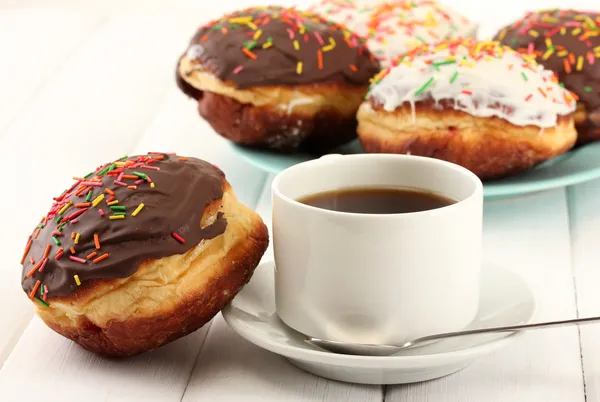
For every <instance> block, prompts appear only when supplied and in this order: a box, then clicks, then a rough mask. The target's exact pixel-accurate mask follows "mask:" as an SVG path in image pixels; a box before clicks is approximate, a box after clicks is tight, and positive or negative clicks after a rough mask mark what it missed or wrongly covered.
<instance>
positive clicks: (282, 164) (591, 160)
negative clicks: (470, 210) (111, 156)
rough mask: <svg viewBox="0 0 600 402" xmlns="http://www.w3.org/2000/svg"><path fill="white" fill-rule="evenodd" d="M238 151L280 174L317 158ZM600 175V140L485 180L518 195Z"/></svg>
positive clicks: (498, 192)
mask: <svg viewBox="0 0 600 402" xmlns="http://www.w3.org/2000/svg"><path fill="white" fill-rule="evenodd" d="M231 147H233V150H234V152H235V153H236V154H238V155H239V156H241V157H242V158H243V159H245V160H247V161H248V162H249V163H250V164H252V165H254V166H255V167H257V168H259V169H261V170H264V171H266V172H269V173H275V174H276V173H279V172H281V171H282V170H284V169H287V168H288V167H290V166H293V165H295V164H298V163H301V162H306V161H309V160H311V159H314V158H315V157H314V156H312V155H307V154H295V155H281V154H276V153H271V152H268V151H259V150H254V149H249V148H244V147H240V146H237V145H234V144H231ZM334 153H339V154H356V153H363V150H362V148H361V147H360V144H359V143H358V141H354V142H352V143H349V144H347V145H345V146H343V147H341V148H339V149H338V150H336V151H335V152H334ZM596 178H600V142H597V143H592V144H588V145H585V146H583V147H580V148H577V149H574V150H572V151H570V152H567V153H566V154H564V155H561V156H558V157H556V158H554V159H551V160H549V161H547V162H545V163H543V164H540V165H538V166H537V167H535V168H533V169H531V170H529V171H527V172H526V173H523V174H520V175H517V176H513V177H509V178H506V179H503V180H497V181H492V182H487V183H484V186H483V187H484V195H485V198H486V199H500V198H509V197H517V196H521V195H525V194H530V193H534V192H539V191H544V190H550V189H553V188H557V187H564V186H569V185H573V184H577V183H582V182H585V181H588V180H592V179H596Z"/></svg>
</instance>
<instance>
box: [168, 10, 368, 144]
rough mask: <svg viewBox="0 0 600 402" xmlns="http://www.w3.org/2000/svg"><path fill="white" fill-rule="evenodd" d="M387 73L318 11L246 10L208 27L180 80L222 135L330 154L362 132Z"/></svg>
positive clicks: (195, 41)
mask: <svg viewBox="0 0 600 402" xmlns="http://www.w3.org/2000/svg"><path fill="white" fill-rule="evenodd" d="M378 72H379V63H378V62H377V60H375V58H374V57H373V56H372V55H371V53H370V52H369V50H368V49H367V47H366V45H365V42H364V40H363V39H361V38H359V37H358V36H357V35H355V34H354V33H352V32H350V31H348V30H347V29H346V28H345V27H344V26H342V25H338V24H334V23H332V22H330V21H327V20H325V19H323V18H322V17H320V16H317V15H315V14H310V13H307V12H300V11H297V10H295V9H287V8H282V7H263V8H250V9H246V10H241V11H238V12H235V13H233V14H230V15H226V16H224V17H223V18H220V19H219V20H217V21H213V22H211V23H209V24H207V25H206V26H204V27H202V28H200V29H199V30H198V31H197V32H196V34H195V35H194V37H193V38H192V40H191V41H190V44H189V46H188V49H187V51H186V52H185V54H183V55H182V56H181V58H180V60H179V62H178V66H177V85H178V86H179V88H180V89H181V90H182V92H183V93H185V94H186V95H188V96H189V97H191V98H193V99H195V100H197V101H198V110H199V112H200V115H201V116H202V117H203V118H204V119H205V120H206V121H207V122H208V123H210V124H211V126H212V127H213V129H215V131H216V132H217V133H219V134H220V135H221V136H223V137H225V138H227V139H229V140H230V141H233V142H235V143H237V144H242V145H245V146H249V147H256V148H266V149H271V150H277V151H281V152H294V151H298V150H308V151H311V152H316V153H322V152H327V151H328V150H331V149H332V148H334V147H336V146H337V145H341V144H343V143H346V142H348V141H350V140H351V139H353V138H355V137H356V124H357V122H356V111H357V110H358V107H359V105H360V103H361V102H362V99H363V98H364V95H365V93H366V91H367V89H368V84H369V80H370V78H371V77H372V76H374V75H375V74H376V73H378Z"/></svg>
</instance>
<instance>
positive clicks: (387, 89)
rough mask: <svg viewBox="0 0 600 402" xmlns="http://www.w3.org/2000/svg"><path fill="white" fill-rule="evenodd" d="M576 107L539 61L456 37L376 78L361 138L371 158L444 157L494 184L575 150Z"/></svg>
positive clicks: (361, 118)
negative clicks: (392, 155) (378, 155)
mask: <svg viewBox="0 0 600 402" xmlns="http://www.w3.org/2000/svg"><path fill="white" fill-rule="evenodd" d="M575 107H576V101H575V99H574V95H573V94H572V93H571V92H570V91H568V90H566V89H564V88H562V87H561V86H560V85H559V83H558V82H557V79H556V76H555V75H554V73H552V72H551V71H549V70H545V69H544V68H543V67H542V66H540V65H538V64H536V62H535V61H533V60H530V59H526V58H524V57H523V56H522V55H520V54H519V53H517V52H515V51H513V50H511V49H510V48H508V47H506V46H501V45H499V44H498V42H478V41H476V40H473V39H462V38H457V39H452V40H448V41H442V42H440V43H438V44H427V45H423V46H421V47H418V48H415V49H413V50H412V51H410V52H409V53H407V54H405V55H404V56H402V57H401V58H399V59H397V60H395V61H394V65H393V66H391V67H390V68H388V69H387V70H385V71H383V72H382V73H381V74H380V75H378V76H377V77H375V79H374V83H373V85H372V86H371V88H370V92H369V94H368V95H367V97H366V100H365V102H364V103H363V104H362V105H361V107H360V109H359V112H358V121H359V125H358V134H359V139H360V142H361V145H362V147H363V148H364V150H365V151H366V152H371V153H378V152H380V153H401V154H413V155H420V156H427V157H433V158H438V159H443V160H446V161H449V162H453V163H456V164H458V165H461V166H463V167H466V168H467V169H469V170H471V171H472V172H473V173H475V174H476V175H477V176H479V177H480V178H481V179H482V180H492V179H499V178H502V177H507V176H510V175H514V174H518V173H521V172H523V171H525V170H527V169H530V168H532V167H533V166H535V165H537V164H539V163H541V162H543V161H545V160H548V159H551V158H553V157H555V156H557V155H560V154H562V153H564V152H566V151H567V150H569V149H570V148H571V147H572V146H573V144H574V143H575V140H576V137H577V133H576V131H575V128H574V116H573V115H574V112H575Z"/></svg>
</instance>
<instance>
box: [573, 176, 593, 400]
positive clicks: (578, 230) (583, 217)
mask: <svg viewBox="0 0 600 402" xmlns="http://www.w3.org/2000/svg"><path fill="white" fill-rule="evenodd" d="M567 194H568V200H569V212H570V222H571V231H572V238H571V242H572V247H573V251H572V253H573V275H574V277H575V280H576V282H575V283H576V290H577V306H578V313H579V317H590V316H598V315H600V293H599V292H598V284H599V283H600V264H599V261H600V247H598V240H599V233H600V214H598V200H599V199H600V180H594V181H591V182H589V183H585V184H582V185H579V186H575V187H573V188H570V189H569V191H568V193H567ZM580 332H581V353H582V355H583V361H582V364H583V366H582V369H583V372H584V380H585V388H586V396H587V402H600V345H599V344H598V339H600V327H599V326H597V325H593V326H582V327H580Z"/></svg>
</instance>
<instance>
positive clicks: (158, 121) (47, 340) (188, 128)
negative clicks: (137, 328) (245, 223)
mask: <svg viewBox="0 0 600 402" xmlns="http://www.w3.org/2000/svg"><path fill="white" fill-rule="evenodd" d="M119 21H120V20H119ZM122 21H123V24H124V25H128V26H129V27H130V29H128V30H127V32H131V34H128V33H127V32H124V30H121V29H120V27H121V24H120V23H119V24H116V23H114V22H113V21H111V23H110V24H109V25H108V27H107V29H108V30H109V31H108V32H107V33H106V34H104V35H106V36H109V37H110V38H113V40H112V42H113V43H110V46H109V43H106V48H107V49H102V50H103V51H104V52H108V51H109V50H108V48H110V47H114V48H115V50H114V51H113V52H115V53H119V54H122V53H123V51H124V49H123V48H126V49H128V50H129V51H131V49H138V50H137V51H139V52H141V54H138V55H137V56H138V57H140V58H141V56H142V55H143V54H150V53H149V50H150V49H148V48H147V47H146V46H144V45H142V43H141V42H145V41H147V42H148V43H153V42H154V43H155V44H156V42H160V41H163V42H164V47H160V46H159V47H158V49H156V50H155V52H154V53H153V56H152V57H151V58H150V59H149V60H147V63H148V64H151V65H153V66H154V67H152V68H150V69H149V71H145V72H143V73H141V74H140V75H137V76H136V77H138V78H137V79H134V78H133V77H132V76H130V77H129V80H131V81H132V82H130V81H128V82H127V85H124V84H123V85H121V86H120V87H115V88H114V89H106V88H100V87H101V86H102V85H101V84H96V85H97V87H96V88H95V90H96V92H100V93H99V94H98V96H97V97H94V99H95V100H96V102H97V103H102V106H99V105H97V104H94V103H93V102H92V104H91V105H90V104H89V103H88V106H89V107H91V108H92V109H95V110H107V112H108V113H110V115H111V116H115V117H116V118H115V119H114V120H113V119H109V120H104V119H103V116H97V115H95V114H92V113H91V111H90V112H89V113H87V112H86V111H83V113H84V114H86V115H85V116H81V121H80V122H79V123H70V125H68V127H67V129H66V130H65V132H64V133H63V134H62V135H63V137H62V138H65V140H70V141H73V142H75V141H77V139H78V137H80V136H81V133H82V132H84V133H85V132H86V131H87V132H88V133H90V131H91V133H90V135H91V136H93V137H94V138H98V139H99V141H98V143H97V146H95V147H96V148H94V150H93V152H90V153H89V154H83V155H78V154H76V155H73V157H72V158H71V159H70V163H71V164H75V165H76V166H77V167H78V169H81V170H82V171H83V169H87V170H89V168H90V164H91V165H93V166H95V165H97V164H99V163H101V162H102V161H104V160H108V159H111V158H114V157H115V153H118V155H117V156H119V155H121V154H122V153H130V154H137V153H143V152H148V151H174V152H178V153H180V154H182V155H183V154H185V155H190V156H197V157H200V158H203V159H206V160H209V161H211V162H213V163H216V164H217V165H219V166H220V167H221V168H222V169H223V170H224V171H225V172H226V173H227V176H228V178H229V180H230V182H231V183H232V185H233V187H234V189H235V190H236V193H237V194H238V196H239V198H240V199H241V200H242V201H243V202H246V203H247V204H248V205H250V206H252V207H254V206H255V204H256V201H257V200H258V197H259V195H260V191H261V189H262V185H263V182H264V179H265V174H263V173H262V172H259V171H257V170H256V169H252V168H249V167H248V166H247V164H245V162H242V161H239V160H238V159H236V158H235V157H234V155H232V153H231V150H230V148H229V146H228V145H227V143H226V142H225V141H224V140H221V139H220V138H219V137H218V136H217V135H216V134H215V133H214V132H212V131H211V130H210V129H209V128H208V126H207V125H206V123H204V122H203V121H201V119H200V117H199V116H198V114H197V112H196V110H195V107H194V104H193V102H191V101H190V100H188V99H187V98H186V97H185V96H184V95H183V94H181V93H180V92H179V90H178V89H177V88H176V87H175V85H174V81H173V74H172V67H173V61H174V60H176V57H175V58H173V57H172V56H173V55H174V54H173V53H174V51H173V49H174V48H175V47H174V46H173V42H175V41H179V40H180V39H181V37H180V33H177V32H178V31H177V28H176V27H175V26H172V25H169V24H168V23H166V22H165V20H164V19H161V20H159V21H157V20H152V19H149V20H143V21H147V24H148V25H144V24H141V23H140V22H139V20H138V19H135V20H133V21H131V20H129V21H128V20H127V19H123V20H122ZM157 25H161V26H163V27H165V29H166V30H169V31H172V32H173V33H172V34H171V35H172V36H171V37H170V38H166V39H165V37H164V32H163V31H162V30H159V31H157V30H156V29H155V27H156V26H157ZM131 26H135V27H136V29H131ZM115 30H117V32H118V33H119V35H116V34H115V32H114V31H115ZM134 32H135V33H134ZM127 35H129V36H127ZM158 35H161V38H158V37H157V36H158ZM104 41H107V42H111V41H108V39H104ZM120 43H122V44H120ZM95 48H96V49H97V50H98V47H97V46H96V47H95ZM83 51H85V50H83ZM105 56H106V54H105ZM175 56H176V55H175ZM88 57H89V55H88ZM129 57H130V58H131V59H133V60H136V57H135V55H134V56H129ZM155 58H156V60H154V59H155ZM133 60H128V61H124V62H123V64H122V65H121V66H120V68H116V67H115V68H111V72H110V75H108V76H106V78H105V80H106V81H112V80H117V81H118V80H119V79H120V78H118V77H116V76H117V75H119V74H121V73H122V72H125V73H131V72H132V71H131V70H133V69H139V67H138V66H136V65H135V63H132V61H133ZM94 62H96V60H93V59H92V60H89V59H88V63H94ZM100 65H103V64H100ZM85 67H88V71H89V69H90V68H91V66H85V65H84V66H79V67H78V70H85ZM123 70H125V71H123ZM128 70H129V71H128ZM95 71H98V70H97V69H96V70H95ZM75 77H77V76H75ZM157 77H158V78H157ZM73 78H74V77H73V76H70V77H65V80H64V82H63V83H62V85H60V86H59V85H56V86H55V88H57V89H58V88H63V91H64V90H65V89H66V90H67V92H68V91H69V90H71V91H73V94H72V98H73V99H76V98H77V96H76V94H75V92H76V89H74V88H73V87H74V86H77V85H78V84H80V83H79V82H77V80H75V82H73ZM139 81H142V82H139ZM151 83H152V84H153V85H150V84H151ZM104 84H105V86H106V87H110V85H108V84H109V82H105V83H104ZM143 86H148V87H152V88H148V89H146V90H140V89H142V88H141V87H143ZM53 87H54V85H53ZM88 90H89V89H88V88H86V87H85V86H83V85H80V92H81V93H80V96H83V95H85V94H88V92H87V91H88ZM104 91H106V92H104ZM117 94H120V95H121V96H124V97H126V98H127V99H128V101H127V102H128V104H129V105H125V104H123V103H120V102H119V101H113V98H115V97H116V96H117ZM41 97H42V98H43V99H44V98H46V97H50V94H48V95H46V94H43V95H41ZM39 103H40V104H42V103H43V102H41V101H40V102H39ZM68 107H75V105H74V102H67V103H66V104H65V103H61V104H59V105H58V106H57V109H62V108H68ZM118 108H126V109H127V112H128V113H123V112H122V111H120V110H117V109H118ZM35 109H37V108H35ZM157 110H158V113H157V112H156V111H157ZM37 112H38V113H40V112H39V110H38V111H37ZM49 115H50V113H49ZM47 119H48V120H51V119H52V118H51V117H48V118H47ZM41 123H44V125H45V126H47V127H49V129H50V130H51V131H56V132H58V131H59V130H60V129H61V124H60V121H59V120H51V121H49V122H48V121H42V122H40V124H41ZM88 124H91V127H89V128H88V127H87V125H88ZM18 127H19V129H20V130H23V131H19V132H17V134H21V135H22V134H24V128H20V127H30V126H29V124H28V123H26V122H25V123H22V126H21V125H19V126H18ZM86 128H88V130H86ZM142 133H143V135H141V134H142ZM11 134H13V133H11ZM11 138H14V137H12V136H11ZM115 144H117V145H115ZM11 145H12V146H13V148H12V149H17V150H20V149H19V146H21V145H20V144H19V143H17V142H16V141H15V142H13V143H11ZM44 145H45V144H44ZM48 145H50V144H48ZM41 146H42V144H39V142H38V143H37V145H36V147H35V149H34V150H33V151H32V152H33V153H34V154H35V155H36V158H33V159H32V161H33V162H32V163H33V166H32V167H30V168H27V169H29V170H28V172H29V174H34V173H35V170H36V169H43V168H44V166H43V165H42V162H43V163H46V164H47V163H49V162H50V160H51V158H50V157H49V156H48V153H46V152H44V151H42V149H43V148H41ZM89 159H93V160H92V161H90V160H89ZM96 159H97V160H96ZM68 174H72V173H71V172H70V171H69V172H68ZM15 185H16V187H17V188H19V186H20V184H19V183H15ZM56 185H57V183H53V186H51V185H50V183H48V184H47V185H45V187H47V188H48V189H47V190H45V191H50V190H51V189H55V188H56ZM24 238H26V237H24ZM19 296H20V298H19V300H24V303H28V301H27V300H26V298H25V297H24V296H23V295H22V294H20V295H19ZM15 298H16V296H15ZM27 306H29V304H27ZM207 330H208V326H207V327H205V328H204V329H202V330H201V331H198V332H196V333H195V334H193V335H191V336H189V337H186V338H184V339H181V340H180V341H178V342H175V343H174V344H172V345H169V346H167V347H166V348H161V349H160V350H159V351H156V352H154V353H150V354H147V355H144V356H139V357H136V358H134V359H127V360H125V361H123V362H119V361H114V360H106V359H102V358H98V357H96V356H95V355H93V354H91V353H88V352H86V351H84V350H82V349H81V348H79V347H78V346H76V345H74V344H72V343H71V342H69V341H67V340H66V339H63V338H62V337H60V336H58V335H57V334H54V333H53V332H52V331H50V330H49V329H48V328H46V327H45V325H43V323H42V322H41V321H39V320H38V319H34V320H33V321H32V323H31V324H30V325H29V326H28V327H27V329H26V331H25V333H24V335H23V337H22V338H21V339H20V341H19V343H18V345H17V347H16V348H15V350H14V351H13V353H12V354H11V355H10V357H9V359H8V360H7V361H6V363H5V366H4V367H3V368H2V370H1V371H0V400H12V397H13V396H14V395H15V393H16V392H17V391H20V390H21V389H24V388H26V387H27V383H26V382H27V381H30V380H28V379H27V378H28V376H27V375H25V374H24V373H30V372H32V371H34V370H35V371H39V372H44V373H46V372H47V373H53V374H52V375H49V376H42V377H40V378H38V379H36V386H39V389H44V388H46V389H51V390H52V397H53V398H58V399H61V400H67V401H68V400H75V398H77V399H80V398H81V395H82V392H85V393H84V394H83V395H86V399H88V400H90V401H126V400H127V401H130V400H142V399H143V400H146V401H161V402H162V401H179V400H180V399H181V397H182V395H183V392H184V389H185V386H186V384H187V380H188V378H189V376H190V373H191V370H192V367H193V364H194V362H195V361H196V356H197V354H198V351H199V350H200V346H201V344H202V342H203V340H204V336H205V334H206V331H207ZM48 347H51V348H52V350H53V351H55V352H53V353H50V354H48V356H44V358H42V359H36V358H35V356H36V355H37V354H45V351H46V348H48ZM90 366H92V367H93V369H89V367H90ZM80 372H85V374H82V375H78V376H76V375H75V374H77V373H80ZM75 377H76V378H77V381H76V382H77V384H76V385H73V384H71V383H69V382H66V381H64V379H65V378H75ZM157 378H160V379H161V380H160V381H157V380H156V379H157ZM61 379H62V381H61ZM99 381H100V382H99ZM99 383H101V384H102V386H98V384H99ZM144 383H148V384H151V385H148V386H146V387H144V386H143V385H142V384H144ZM90 390H94V391H93V393H91V392H90Z"/></svg>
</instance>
